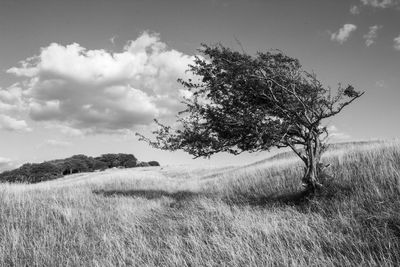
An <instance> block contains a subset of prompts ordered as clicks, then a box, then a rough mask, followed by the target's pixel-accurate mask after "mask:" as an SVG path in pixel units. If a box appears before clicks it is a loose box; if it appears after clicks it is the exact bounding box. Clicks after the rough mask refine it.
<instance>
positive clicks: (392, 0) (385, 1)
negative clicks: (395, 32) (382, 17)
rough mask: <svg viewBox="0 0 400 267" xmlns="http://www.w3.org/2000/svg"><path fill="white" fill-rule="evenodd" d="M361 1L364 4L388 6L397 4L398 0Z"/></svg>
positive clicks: (380, 6) (377, 6)
mask: <svg viewBox="0 0 400 267" xmlns="http://www.w3.org/2000/svg"><path fill="white" fill-rule="evenodd" d="M361 2H362V3H363V4H364V5H366V6H371V7H376V8H388V7H392V6H396V5H398V4H399V3H400V0H361Z"/></svg>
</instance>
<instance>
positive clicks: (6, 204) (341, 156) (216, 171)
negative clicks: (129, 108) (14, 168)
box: [0, 142, 400, 266]
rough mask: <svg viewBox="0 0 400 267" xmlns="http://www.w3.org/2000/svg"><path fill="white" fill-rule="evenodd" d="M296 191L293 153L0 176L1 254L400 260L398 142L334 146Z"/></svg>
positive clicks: (168, 261) (3, 257) (195, 260)
mask: <svg viewBox="0 0 400 267" xmlns="http://www.w3.org/2000/svg"><path fill="white" fill-rule="evenodd" d="M324 161H326V162H330V163H331V167H330V173H331V175H332V177H333V179H332V181H330V185H329V186H326V188H325V189H324V190H323V192H322V193H321V194H320V195H318V196H316V197H315V198H314V199H312V200H308V201H297V200H298V199H297V198H296V197H297V196H298V194H299V192H301V186H300V179H299V177H301V172H302V166H301V164H300V162H298V161H296V160H295V159H293V158H281V159H275V160H269V161H264V162H260V163H259V164H257V165H252V166H246V167H241V168H239V167H225V168H204V169H201V168H196V169H189V168H187V167H185V168H183V167H164V168H162V167H157V168H148V169H146V168H143V169H141V168H138V169H133V170H121V171H118V172H111V171H109V172H105V173H95V174H87V175H85V174H84V175H75V176H72V177H70V178H66V179H60V180H55V181H49V182H45V183H40V184H35V185H11V184H2V185H0V265H1V266H399V265H400V252H399V251H400V194H399V193H400V144H399V143H397V142H386V143H375V144H370V145H363V146H354V147H352V148H350V149H349V148H341V149H335V150H332V151H330V152H328V153H327V155H326V157H325V158H324Z"/></svg>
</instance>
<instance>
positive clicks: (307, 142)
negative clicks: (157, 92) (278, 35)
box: [138, 45, 363, 190]
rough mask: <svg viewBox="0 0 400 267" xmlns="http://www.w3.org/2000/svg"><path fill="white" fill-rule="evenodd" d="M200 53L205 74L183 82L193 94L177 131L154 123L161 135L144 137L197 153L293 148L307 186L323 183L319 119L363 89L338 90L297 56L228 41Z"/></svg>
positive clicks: (197, 66)
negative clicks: (234, 46)
mask: <svg viewBox="0 0 400 267" xmlns="http://www.w3.org/2000/svg"><path fill="white" fill-rule="evenodd" d="M200 52H201V53H203V55H205V58H201V57H196V59H195V61H194V64H193V65H190V66H189V71H190V72H192V73H193V74H194V75H195V77H197V78H199V79H198V80H197V78H196V80H197V81H192V80H190V79H189V80H187V81H185V80H181V79H180V80H179V81H180V82H181V83H182V84H183V86H184V87H185V88H187V89H188V90H189V91H190V92H192V97H190V98H187V99H185V101H184V104H186V109H185V110H184V111H182V112H180V115H181V116H180V117H179V119H178V122H179V124H180V127H179V129H172V128H171V127H170V126H165V125H162V124H160V123H159V122H157V121H156V122H157V124H158V125H159V128H158V130H156V131H154V132H153V133H154V134H155V135H156V139H155V140H150V139H148V138H146V137H144V136H142V135H140V134H138V135H139V136H140V140H145V141H147V142H148V143H149V144H150V145H152V146H154V147H156V148H160V149H165V150H178V149H182V150H184V151H186V152H188V153H190V154H192V155H194V156H195V157H201V156H202V157H209V156H210V155H212V154H214V153H217V152H229V153H232V154H239V153H241V152H244V151H248V152H255V151H263V150H269V149H270V148H271V147H278V148H281V147H290V148H291V149H292V150H293V151H294V153H296V155H297V156H298V157H299V158H300V159H301V160H302V161H303V162H304V165H305V172H304V176H303V179H302V181H303V184H304V185H305V186H306V187H307V189H310V190H315V189H316V188H318V187H320V186H321V183H320V181H319V178H320V174H321V172H322V171H323V168H324V167H323V165H322V164H321V163H320V160H321V155H322V153H323V152H324V151H325V149H326V147H327V145H326V139H327V137H328V131H327V128H326V127H323V126H321V121H322V120H323V119H326V118H329V117H332V116H334V115H336V114H338V113H339V112H340V111H342V109H343V108H344V107H346V106H347V105H349V104H350V103H352V102H353V101H354V100H355V99H357V98H359V97H360V96H361V95H363V93H360V92H357V91H356V90H354V88H353V87H352V86H351V85H349V86H347V87H342V86H341V85H339V88H338V90H337V93H336V94H335V95H333V94H332V93H331V90H330V88H328V89H327V88H325V87H323V85H322V84H321V82H319V81H318V80H317V78H316V76H315V75H314V74H310V73H308V72H305V71H304V70H302V68H301V65H300V63H299V61H298V60H297V59H294V58H291V57H288V56H286V55H285V54H283V53H282V52H280V51H270V52H266V53H257V55H256V56H250V55H248V54H245V53H240V52H236V51H232V50H231V49H229V48H226V47H223V46H222V45H219V46H214V47H210V46H207V45H203V46H202V48H201V49H200Z"/></svg>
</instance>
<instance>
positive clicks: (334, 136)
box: [327, 125, 350, 141]
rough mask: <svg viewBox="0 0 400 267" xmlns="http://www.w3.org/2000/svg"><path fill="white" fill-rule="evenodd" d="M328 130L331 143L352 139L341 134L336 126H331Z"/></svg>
mask: <svg viewBox="0 0 400 267" xmlns="http://www.w3.org/2000/svg"><path fill="white" fill-rule="evenodd" d="M327 129H328V132H329V139H330V140H331V141H341V140H346V139H349V138H350V135H348V134H346V133H343V132H340V131H339V130H338V128H337V127H336V126H335V125H331V126H329V127H328V128H327Z"/></svg>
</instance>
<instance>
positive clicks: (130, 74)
mask: <svg viewBox="0 0 400 267" xmlns="http://www.w3.org/2000/svg"><path fill="white" fill-rule="evenodd" d="M193 60H194V57H193V56H189V55H186V54H183V53H181V52H179V51H177V50H174V49H170V48H168V47H167V45H166V44H165V43H163V42H161V40H160V38H159V36H158V35H157V34H150V33H147V32H144V33H143V34H142V35H140V36H139V37H138V38H137V39H136V40H133V41H129V42H128V43H127V44H126V45H125V47H124V48H123V50H122V51H121V52H110V51H106V50H101V49H100V50H90V49H87V48H84V47H82V46H81V45H79V44H77V43H73V44H70V45H66V46H63V45H60V44H57V43H52V44H50V45H49V46H47V47H44V48H42V49H41V51H40V53H39V55H36V56H33V57H30V58H28V59H26V60H24V61H22V62H21V64H20V66H18V67H13V68H10V69H8V70H7V72H8V73H12V74H14V75H16V76H19V77H22V78H24V79H25V80H24V84H25V86H24V88H23V89H24V94H23V98H24V99H25V102H26V105H27V107H28V111H29V115H30V117H31V119H33V120H35V121H44V122H55V124H58V125H62V126H63V127H65V128H64V129H73V130H77V131H83V132H85V133H99V132H118V131H124V130H129V129H133V128H135V127H137V126H141V125H147V124H149V123H150V122H151V121H152V119H153V118H158V117H168V116H171V115H172V114H175V113H176V112H177V111H179V110H180V109H181V108H182V107H181V104H180V96H181V95H182V86H181V85H180V84H179V83H178V82H177V81H176V80H177V78H189V75H190V74H189V73H186V72H185V71H186V70H187V69H188V65H189V64H191V63H192V62H193Z"/></svg>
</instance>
